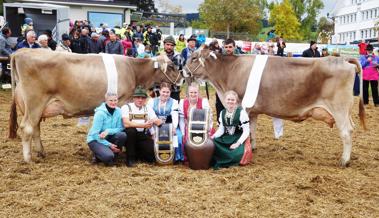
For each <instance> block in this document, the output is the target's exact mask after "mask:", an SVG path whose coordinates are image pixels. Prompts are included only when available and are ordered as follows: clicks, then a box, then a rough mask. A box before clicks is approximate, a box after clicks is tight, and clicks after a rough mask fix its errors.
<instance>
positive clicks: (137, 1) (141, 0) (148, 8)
mask: <svg viewBox="0 0 379 218" xmlns="http://www.w3.org/2000/svg"><path fill="white" fill-rule="evenodd" d="M121 1H124V0H121ZM127 2H129V3H130V4H133V5H136V6H137V11H140V12H155V13H156V12H158V9H157V8H156V7H155V4H154V0H127Z"/></svg>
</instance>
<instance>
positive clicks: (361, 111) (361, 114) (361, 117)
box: [347, 58, 367, 130]
mask: <svg viewBox="0 0 379 218" xmlns="http://www.w3.org/2000/svg"><path fill="white" fill-rule="evenodd" d="M347 61H348V62H349V63H351V64H354V65H355V66H356V72H357V73H358V74H360V76H359V80H360V81H359V112H358V115H359V120H360V122H361V126H362V127H363V129H364V130H367V126H366V111H365V107H364V105H363V71H362V67H361V64H360V63H359V61H358V59H356V58H349V59H348V60H347Z"/></svg>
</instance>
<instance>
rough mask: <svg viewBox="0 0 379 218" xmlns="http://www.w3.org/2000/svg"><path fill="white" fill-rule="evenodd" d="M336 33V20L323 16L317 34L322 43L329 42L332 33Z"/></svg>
mask: <svg viewBox="0 0 379 218" xmlns="http://www.w3.org/2000/svg"><path fill="white" fill-rule="evenodd" d="M333 33H334V22H333V21H331V20H329V19H328V18H326V17H321V18H320V20H319V22H318V27H317V36H318V39H319V41H321V43H323V44H326V43H329V40H330V39H331V37H332V35H333Z"/></svg>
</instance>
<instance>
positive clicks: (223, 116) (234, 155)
mask: <svg viewBox="0 0 379 218" xmlns="http://www.w3.org/2000/svg"><path fill="white" fill-rule="evenodd" d="M225 103H226V108H225V109H224V110H222V111H221V113H220V117H219V122H220V126H219V128H218V130H217V131H216V133H215V134H214V135H213V136H212V137H211V138H212V139H213V142H214V144H215V151H214V154H213V160H212V165H213V167H214V168H215V169H218V168H221V167H229V166H234V165H238V164H239V163H240V161H241V159H242V157H243V155H244V149H245V141H246V139H247V138H248V137H249V134H250V126H249V116H248V114H247V113H246V111H245V110H244V109H242V107H241V106H239V105H238V95H237V93H236V92H234V91H228V92H226V93H225Z"/></svg>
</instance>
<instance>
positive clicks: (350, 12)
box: [332, 0, 379, 44]
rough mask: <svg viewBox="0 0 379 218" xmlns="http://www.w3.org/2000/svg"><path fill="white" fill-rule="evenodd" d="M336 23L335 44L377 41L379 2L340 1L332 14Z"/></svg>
mask: <svg viewBox="0 0 379 218" xmlns="http://www.w3.org/2000/svg"><path fill="white" fill-rule="evenodd" d="M332 16H333V18H334V21H335V27H334V33H335V34H334V35H333V37H332V43H333V44H350V43H357V42H358V41H361V40H362V39H365V40H368V41H377V38H378V37H379V35H378V30H377V29H376V28H375V24H376V23H377V22H378V21H379V0H339V1H338V2H337V4H336V8H335V9H334V11H333V12H332Z"/></svg>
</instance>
